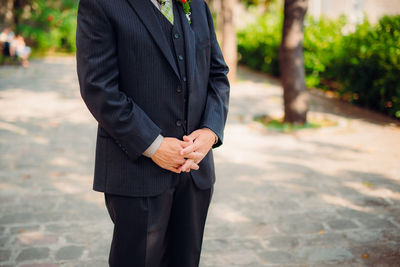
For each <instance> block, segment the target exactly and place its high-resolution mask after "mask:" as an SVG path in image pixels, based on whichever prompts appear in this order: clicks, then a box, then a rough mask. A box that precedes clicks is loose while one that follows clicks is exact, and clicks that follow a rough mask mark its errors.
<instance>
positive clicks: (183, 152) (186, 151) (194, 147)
mask: <svg viewBox="0 0 400 267" xmlns="http://www.w3.org/2000/svg"><path fill="white" fill-rule="evenodd" d="M197 148H198V145H197V143H196V142H195V143H193V144H191V145H190V146H188V147H185V148H184V149H182V150H181V155H185V156H186V155H187V154H190V153H192V152H194V151H196V150H197Z"/></svg>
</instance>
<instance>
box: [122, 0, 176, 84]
mask: <svg viewBox="0 0 400 267" xmlns="http://www.w3.org/2000/svg"><path fill="white" fill-rule="evenodd" d="M128 2H129V4H130V6H131V7H132V8H133V9H134V10H135V12H136V14H137V15H138V16H139V17H140V19H141V20H142V22H143V24H144V25H145V26H146V28H147V29H148V31H149V32H150V34H151V36H152V37H153V39H154V41H155V43H156V44H157V45H158V47H159V48H160V50H161V52H162V53H163V54H164V56H165V58H166V59H167V61H168V62H169V64H170V65H171V67H172V68H173V70H174V72H175V74H176V75H177V77H178V78H179V71H178V67H177V66H176V64H175V61H174V58H173V55H172V52H171V49H169V45H168V42H167V39H166V38H165V35H164V33H163V32H162V29H161V26H160V24H159V22H158V20H157V17H156V15H155V14H154V12H153V11H152V10H151V9H152V7H151V6H150V5H152V3H151V1H150V0H128Z"/></svg>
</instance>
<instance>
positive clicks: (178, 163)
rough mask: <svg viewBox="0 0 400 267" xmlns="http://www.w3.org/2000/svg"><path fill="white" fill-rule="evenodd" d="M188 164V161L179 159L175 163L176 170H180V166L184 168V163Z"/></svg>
mask: <svg viewBox="0 0 400 267" xmlns="http://www.w3.org/2000/svg"><path fill="white" fill-rule="evenodd" d="M185 162H186V159H184V158H179V159H175V160H174V161H173V163H174V164H173V165H175V167H176V168H178V167H179V166H182V165H183V164H184V163H185Z"/></svg>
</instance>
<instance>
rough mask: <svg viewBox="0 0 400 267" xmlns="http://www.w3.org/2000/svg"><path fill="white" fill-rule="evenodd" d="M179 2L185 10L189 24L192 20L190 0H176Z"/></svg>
mask: <svg viewBox="0 0 400 267" xmlns="http://www.w3.org/2000/svg"><path fill="white" fill-rule="evenodd" d="M178 1H179V2H181V4H182V7H183V12H185V15H186V18H187V20H188V21H189V24H190V23H191V22H192V20H191V17H190V15H191V14H192V13H191V12H190V5H189V4H190V0H178Z"/></svg>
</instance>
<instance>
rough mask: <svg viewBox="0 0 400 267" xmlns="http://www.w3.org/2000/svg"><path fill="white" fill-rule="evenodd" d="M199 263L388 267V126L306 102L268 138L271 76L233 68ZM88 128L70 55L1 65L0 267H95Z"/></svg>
mask: <svg viewBox="0 0 400 267" xmlns="http://www.w3.org/2000/svg"><path fill="white" fill-rule="evenodd" d="M239 76H240V77H239V81H238V82H237V83H236V84H235V85H233V86H232V90H231V102H230V114H229V119H228V124H227V127H226V131H225V142H224V145H223V146H222V147H221V148H218V149H216V150H215V151H214V152H215V160H216V171H217V183H216V186H215V193H214V196H213V201H212V205H211V207H210V212H209V216H208V221H207V226H206V233H205V238H204V244H203V253H202V260H201V267H230V266H248V267H257V266H315V267H317V266H318V267H319V266H390V267H393V266H400V231H399V230H400V207H399V204H400V128H399V127H398V126H396V123H395V122H394V121H391V120H390V119H388V118H386V117H383V116H381V115H378V114H376V113H373V112H370V111H366V110H363V109H360V108H357V107H353V106H349V105H347V104H344V103H342V102H339V101H336V100H334V99H329V98H327V97H325V96H321V95H320V94H319V93H317V92H312V97H311V111H310V113H309V116H310V118H311V119H312V118H318V119H320V120H321V119H326V120H329V121H331V122H334V125H333V126H326V127H322V128H319V129H306V130H300V131H297V132H295V133H278V132H274V131H269V130H266V129H265V128H264V127H263V126H262V125H260V124H258V123H256V122H253V120H252V118H253V116H254V115H260V114H269V115H271V116H281V115H282V90H281V88H280V86H279V84H278V83H277V82H276V81H275V80H273V79H267V78H265V76H263V75H260V74H256V73H253V72H250V71H248V70H247V69H245V68H240V70H239ZM95 133H96V123H95V121H94V119H93V118H92V117H91V115H90V114H89V112H88V111H87V109H86V107H85V106H84V104H83V102H82V100H81V99H80V95H79V89H78V84H77V78H76V71H75V61H74V59H73V58H68V57H67V58H47V59H43V60H36V61H33V62H32V64H31V66H30V67H29V68H27V69H23V68H18V67H15V66H3V67H0V266H3V267H4V266H19V267H22V266H23V267H39V266H41V267H56V266H93V267H101V266H107V257H108V251H109V245H110V239H111V235H112V223H111V221H110V219H109V217H108V214H107V211H106V209H105V207H104V199H103V195H102V194H100V193H96V192H93V191H92V190H91V186H92V173H93V159H94V147H95Z"/></svg>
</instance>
